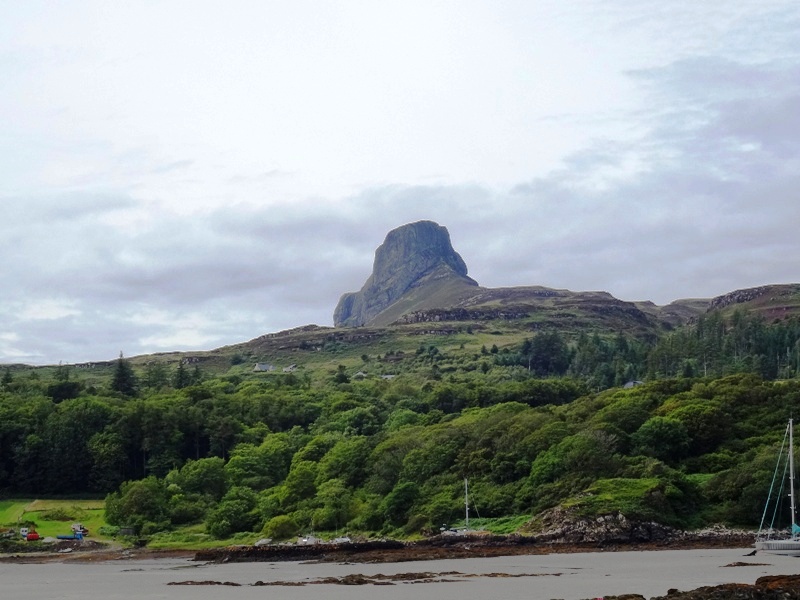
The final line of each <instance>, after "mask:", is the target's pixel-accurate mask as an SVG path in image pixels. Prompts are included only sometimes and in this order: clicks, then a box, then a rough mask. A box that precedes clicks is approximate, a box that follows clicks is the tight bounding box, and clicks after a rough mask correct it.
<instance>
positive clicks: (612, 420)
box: [0, 315, 800, 538]
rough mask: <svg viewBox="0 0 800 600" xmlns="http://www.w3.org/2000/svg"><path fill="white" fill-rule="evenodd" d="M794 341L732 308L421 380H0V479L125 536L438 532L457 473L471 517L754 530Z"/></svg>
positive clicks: (794, 386)
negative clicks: (187, 528) (78, 503)
mask: <svg viewBox="0 0 800 600" xmlns="http://www.w3.org/2000/svg"><path fill="white" fill-rule="evenodd" d="M797 333H798V327H797V323H796V322H795V321H787V322H782V323H773V324H769V325H767V324H765V323H764V322H763V320H760V319H758V318H755V317H748V316H747V315H739V316H736V317H735V318H734V319H733V320H732V321H731V322H729V323H725V322H722V321H720V320H719V319H717V318H716V317H713V316H712V317H708V318H706V319H703V320H700V321H699V322H698V323H696V324H695V325H694V326H692V327H690V328H686V329H682V330H679V331H675V332H672V333H670V334H668V335H666V336H665V337H664V338H663V339H661V340H658V341H657V342H655V343H653V344H648V343H646V342H642V341H635V340H630V339H627V338H625V337H624V336H622V335H616V336H612V337H601V336H599V335H582V336H580V337H579V338H578V339H576V340H572V341H568V340H566V339H564V338H563V337H562V336H560V335H558V334H556V333H548V332H542V333H538V334H536V335H534V336H532V337H531V338H530V339H529V340H527V341H525V343H523V344H521V345H520V346H518V347H516V348H514V347H509V348H503V349H499V348H496V347H492V348H486V349H485V350H483V351H482V352H481V353H480V354H479V355H478V356H476V357H474V358H472V359H471V360H466V357H462V358H464V359H465V360H463V361H462V362H461V363H456V362H455V361H452V360H451V359H450V358H449V357H447V356H443V354H444V353H440V352H439V351H438V350H437V349H436V348H434V347H428V348H424V347H421V349H420V351H419V352H418V353H417V354H416V356H415V357H413V359H411V360H413V361H415V364H416V363H418V364H419V365H420V369H423V368H424V369H425V373H426V375H425V376H421V375H419V374H418V375H417V376H414V374H413V373H407V374H406V375H400V376H398V377H396V378H395V379H392V380H384V379H379V378H376V379H373V378H364V379H358V378H356V377H351V375H352V373H348V371H347V369H345V368H344V367H341V368H338V369H335V370H333V371H332V372H331V373H328V374H327V378H326V380H325V383H321V382H320V381H321V380H320V379H319V378H317V379H314V380H313V381H314V383H313V384H312V379H311V378H309V377H307V376H300V377H298V376H295V375H294V374H268V375H264V376H258V375H230V376H221V377H210V376H206V375H204V374H203V373H201V372H200V371H199V370H197V369H194V370H192V371H189V370H187V369H186V368H185V366H183V365H180V366H178V367H177V369H176V370H175V371H173V372H171V373H170V372H167V371H166V369H165V368H164V367H158V366H157V365H156V366H152V365H150V366H148V367H147V368H146V369H143V370H142V371H141V372H135V371H134V369H132V368H131V367H130V365H129V363H128V361H126V360H125V359H124V358H123V357H122V356H120V358H119V360H118V361H117V363H116V365H115V369H114V372H113V375H112V377H111V378H110V381H109V382H108V384H106V385H104V386H100V385H86V384H84V383H81V382H80V381H76V380H74V379H73V377H72V376H71V374H70V370H69V368H67V367H61V368H59V369H57V370H56V371H55V373H54V376H53V379H52V380H49V381H48V380H42V379H40V378H38V377H36V376H35V374H34V375H28V376H16V377H14V376H12V375H11V373H10V372H9V371H6V372H5V374H4V375H3V377H2V379H1V380H0V491H2V492H4V493H6V494H15V495H30V496H34V495H35V496H41V495H77V494H87V493H94V494H100V495H105V494H108V495H107V500H106V507H107V518H108V519H109V521H110V522H112V523H115V524H117V525H120V526H122V525H126V526H132V527H134V528H135V529H136V530H137V532H138V533H140V534H150V533H154V532H157V531H162V530H167V529H170V528H173V527H176V526H179V525H183V524H189V523H205V526H206V529H207V531H208V532H209V533H211V534H212V535H215V536H217V537H221V538H223V537H228V536H231V535H233V534H235V533H236V532H240V531H263V532H264V534H265V535H268V536H270V537H276V538H281V537H287V536H289V535H292V534H294V533H298V532H302V531H307V530H310V529H314V530H317V531H319V530H329V531H362V532H364V531H366V532H384V533H398V532H405V533H412V532H430V531H436V530H438V528H439V527H440V526H441V525H442V524H443V523H453V522H454V521H455V520H458V519H459V518H461V515H463V497H462V493H463V479H464V478H468V479H469V482H470V489H471V496H472V500H473V505H474V508H475V512H474V513H472V514H473V516H479V517H489V518H496V517H506V516H512V515H535V514H537V513H539V512H541V511H544V510H547V509H549V508H551V507H554V506H557V505H560V504H564V503H567V504H569V505H570V506H571V507H572V509H573V510H577V511H583V512H585V513H586V514H599V513H603V512H608V511H614V510H619V511H622V512H624V513H625V514H626V515H628V516H630V517H634V518H635V517H641V518H648V519H655V520H658V521H661V522H666V523H669V524H673V525H678V526H692V525H701V524H703V523H710V522H727V523H731V524H745V525H752V524H754V523H756V522H757V519H758V517H759V516H760V514H761V506H762V504H761V503H762V502H763V500H764V498H765V497H766V489H767V486H768V484H769V479H770V473H771V469H772V461H773V458H774V454H775V449H774V448H773V445H774V443H776V442H777V439H778V436H779V434H780V432H781V431H782V425H783V423H784V422H785V420H786V419H787V418H789V416H791V415H792V414H793V411H796V410H797V408H798V401H800V381H798V380H796V379H794V377H795V375H796V369H795V368H794V367H793V365H795V364H796V362H794V361H796V360H797V356H796V352H797ZM778 348H783V350H782V351H781V352H777V351H776V349H778ZM771 357H774V358H771ZM368 359H369V357H368V356H367V357H365V358H364V359H363V360H365V361H366V360H368ZM446 361H450V362H449V363H447V362H446ZM456 364H459V365H460V366H458V367H456V366H455V365H456ZM437 365H448V366H443V367H441V368H438V369H435V368H434V367H436V366H437ZM477 365H480V367H478V366H477ZM737 371H738V372H739V373H738V374H736V375H728V373H731V372H737ZM778 377H780V378H782V380H780V381H772V380H774V379H776V378H778ZM639 379H641V380H648V382H647V383H644V384H639V383H638V382H637V380H639ZM627 382H637V384H636V385H634V386H632V387H630V388H625V389H623V388H622V387H621V385H622V384H623V383H627ZM614 386H616V387H614ZM607 388H610V389H607ZM603 390H605V391H603Z"/></svg>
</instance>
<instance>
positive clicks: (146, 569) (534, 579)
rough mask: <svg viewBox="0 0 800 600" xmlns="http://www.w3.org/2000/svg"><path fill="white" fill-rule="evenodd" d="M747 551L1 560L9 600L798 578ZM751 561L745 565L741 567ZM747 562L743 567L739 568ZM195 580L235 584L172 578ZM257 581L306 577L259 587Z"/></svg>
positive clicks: (463, 596) (539, 592)
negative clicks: (342, 559)
mask: <svg viewBox="0 0 800 600" xmlns="http://www.w3.org/2000/svg"><path fill="white" fill-rule="evenodd" d="M746 553H747V550H745V549H723V550H662V551H642V552H588V553H575V554H549V555H529V556H507V557H495V558H474V559H454V560H432V561H415V562H403V563H383V564H359V563H350V564H347V563H345V564H342V563H320V564H317V563H300V562H276V563H228V564H207V563H197V562H193V561H191V560H183V559H123V560H111V561H105V562H96V563H87V562H78V561H74V560H73V561H65V562H50V563H39V564H33V563H31V564H24V563H22V564H20V563H2V564H0V598H2V600H34V599H36V600H50V599H53V600H55V599H63V600H71V599H75V600H78V599H80V600H95V599H96V600H116V599H120V600H121V599H126V600H127V599H130V598H146V599H156V598H168V599H187V600H189V599H191V600H212V599H213V600H216V599H219V598H224V599H225V600H250V599H259V600H265V599H272V598H280V599H281V600H284V599H285V600H312V599H313V600H319V599H320V598H325V599H326V600H339V599H341V600H344V599H347V600H361V599H364V600H366V599H370V600H371V599H375V598H380V599H381V600H395V599H398V600H399V599H407V598H415V599H417V600H423V599H428V598H430V599H435V600H473V599H474V600H486V599H487V598H491V599H493V600H515V599H526V600H529V599H531V598H534V599H543V600H549V599H554V598H561V599H563V600H579V599H584V598H599V597H603V596H607V595H616V594H625V593H635V594H641V595H643V596H645V597H646V598H650V597H652V596H663V595H665V594H666V593H667V591H668V590H669V589H670V588H676V589H679V590H691V589H695V588H697V587H701V586H707V585H718V584H721V583H754V582H755V580H756V579H758V578H759V577H761V576H762V575H790V574H795V573H797V572H798V569H800V562H798V559H797V558H791V557H785V556H772V555H768V554H758V555H756V556H747V557H745V556H744V554H746ZM739 563H744V564H739ZM737 564H738V566H734V565H737ZM423 572H424V573H433V574H434V575H435V576H434V580H436V579H446V580H447V581H434V582H428V583H411V582H408V583H404V582H399V581H395V582H394V584H393V585H373V584H367V585H338V584H330V583H326V584H315V583H313V582H314V581H316V580H319V579H320V578H324V577H343V576H345V575H351V574H361V575H365V576H368V577H373V576H375V575H378V574H381V575H387V576H390V575H397V574H404V573H423ZM187 581H195V582H198V581H200V582H203V581H205V582H207V581H219V582H234V583H238V584H241V585H240V586H238V587H233V586H224V587H223V586H219V585H213V586H212V585H169V584H170V583H173V584H175V583H181V582H187ZM257 581H261V582H264V583H267V582H283V583H286V582H294V583H305V585H302V586H284V585H281V586H263V587H262V586H253V584H254V583H256V582H257Z"/></svg>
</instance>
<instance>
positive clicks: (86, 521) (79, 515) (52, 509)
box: [0, 499, 107, 540]
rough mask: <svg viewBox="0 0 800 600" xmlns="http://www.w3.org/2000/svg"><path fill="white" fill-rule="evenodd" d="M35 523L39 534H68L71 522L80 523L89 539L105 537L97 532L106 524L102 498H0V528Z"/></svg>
mask: <svg viewBox="0 0 800 600" xmlns="http://www.w3.org/2000/svg"><path fill="white" fill-rule="evenodd" d="M24 522H33V523H35V524H36V531H37V532H38V533H39V535H40V536H42V537H55V536H57V535H69V534H70V533H71V529H70V527H71V525H72V524H73V523H82V524H83V526H84V527H86V528H87V529H88V530H89V535H90V537H91V538H92V539H96V540H103V539H107V538H104V536H102V535H100V528H101V527H103V526H105V525H106V522H105V511H104V508H103V501H102V500H75V499H72V500H0V528H2V529H3V530H6V529H9V528H14V529H16V528H17V527H19V526H20V524H21V523H24Z"/></svg>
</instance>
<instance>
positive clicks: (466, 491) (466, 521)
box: [464, 477, 794, 531]
mask: <svg viewBox="0 0 800 600" xmlns="http://www.w3.org/2000/svg"><path fill="white" fill-rule="evenodd" d="M464 511H465V513H464V514H465V518H464V529H466V530H467V531H469V482H468V480H467V478H466V477H464ZM792 515H794V510H793V511H792Z"/></svg>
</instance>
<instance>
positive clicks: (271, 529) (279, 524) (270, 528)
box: [261, 515, 300, 540]
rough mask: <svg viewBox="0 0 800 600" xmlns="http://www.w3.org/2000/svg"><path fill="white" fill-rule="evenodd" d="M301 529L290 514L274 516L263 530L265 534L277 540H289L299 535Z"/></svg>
mask: <svg viewBox="0 0 800 600" xmlns="http://www.w3.org/2000/svg"><path fill="white" fill-rule="evenodd" d="M299 531H300V527H299V526H298V525H297V523H295V521H294V519H292V517H290V516H289V515H278V516H277V517H272V518H271V519H270V520H269V521H267V522H266V524H265V525H264V528H263V529H262V530H261V532H262V533H263V534H264V535H266V536H267V537H271V538H273V539H276V540H287V539H289V538H290V537H294V536H295V535H297V534H298V532H299Z"/></svg>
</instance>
